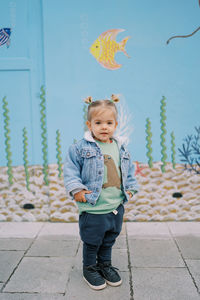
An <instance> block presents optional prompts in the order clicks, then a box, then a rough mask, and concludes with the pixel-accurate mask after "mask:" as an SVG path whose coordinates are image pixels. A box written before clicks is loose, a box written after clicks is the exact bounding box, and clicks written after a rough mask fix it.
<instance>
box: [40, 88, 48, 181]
mask: <svg viewBox="0 0 200 300" xmlns="http://www.w3.org/2000/svg"><path fill="white" fill-rule="evenodd" d="M40 99H41V102H40V125H41V130H42V133H41V137H42V158H43V174H44V182H45V185H49V179H48V146H47V129H46V128H47V125H46V123H47V122H46V100H45V91H44V86H42V87H41V94H40Z"/></svg>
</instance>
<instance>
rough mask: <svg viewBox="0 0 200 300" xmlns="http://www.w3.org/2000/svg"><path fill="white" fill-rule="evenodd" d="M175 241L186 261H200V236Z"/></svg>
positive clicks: (190, 236) (187, 236)
mask: <svg viewBox="0 0 200 300" xmlns="http://www.w3.org/2000/svg"><path fill="white" fill-rule="evenodd" d="M175 239H176V242H177V244H178V246H179V248H180V250H181V253H182V255H183V257H184V258H185V259H188V258H189V259H200V236H194V235H184V236H178V237H175Z"/></svg>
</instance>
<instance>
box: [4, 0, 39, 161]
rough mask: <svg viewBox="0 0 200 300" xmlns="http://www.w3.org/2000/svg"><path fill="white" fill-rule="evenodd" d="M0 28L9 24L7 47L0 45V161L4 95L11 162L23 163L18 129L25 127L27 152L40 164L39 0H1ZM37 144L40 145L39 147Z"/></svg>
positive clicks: (20, 136)
mask: <svg viewBox="0 0 200 300" xmlns="http://www.w3.org/2000/svg"><path fill="white" fill-rule="evenodd" d="M0 20H1V21H0V28H4V27H11V28H12V33H11V43H10V47H9V48H7V47H6V45H3V46H1V47H0V82H1V88H0V99H1V105H0V128H1V129H0V165H6V159H5V145H4V132H3V126H4V123H3V108H2V98H3V97H4V96H6V97H7V102H8V107H9V110H10V112H9V116H10V130H11V133H10V136H11V141H10V143H11V151H12V161H13V165H21V164H23V160H22V152H23V147H22V130H23V128H24V127H26V128H27V131H28V144H29V147H28V156H29V162H30V163H31V164H40V163H41V162H42V159H41V151H39V150H40V149H41V146H40V147H39V145H40V142H41V141H40V114H39V103H40V99H39V91H40V86H41V85H42V84H44V64H43V32H42V28H43V27H42V6H41V1H40V0H34V1H32V0H20V1H19V0H18V1H17V0H12V1H7V0H1V10H0ZM39 148H40V149H39Z"/></svg>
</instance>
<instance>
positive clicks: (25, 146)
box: [23, 127, 30, 191]
mask: <svg viewBox="0 0 200 300" xmlns="http://www.w3.org/2000/svg"><path fill="white" fill-rule="evenodd" d="M23 161H24V170H25V177H26V188H27V190H28V191H30V188H29V178H30V175H29V171H28V137H27V130H26V127H24V128H23Z"/></svg>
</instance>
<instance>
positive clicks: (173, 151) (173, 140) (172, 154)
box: [171, 131, 176, 169]
mask: <svg viewBox="0 0 200 300" xmlns="http://www.w3.org/2000/svg"><path fill="white" fill-rule="evenodd" d="M175 156H176V151H175V136H174V132H173V131H172V132H171V159H172V165H173V168H174V169H175V167H176V162H175Z"/></svg>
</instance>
